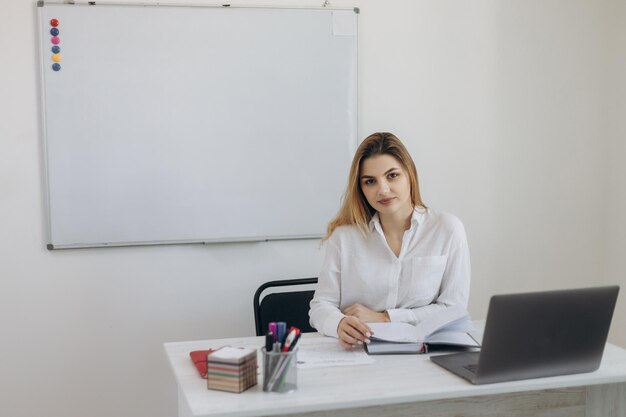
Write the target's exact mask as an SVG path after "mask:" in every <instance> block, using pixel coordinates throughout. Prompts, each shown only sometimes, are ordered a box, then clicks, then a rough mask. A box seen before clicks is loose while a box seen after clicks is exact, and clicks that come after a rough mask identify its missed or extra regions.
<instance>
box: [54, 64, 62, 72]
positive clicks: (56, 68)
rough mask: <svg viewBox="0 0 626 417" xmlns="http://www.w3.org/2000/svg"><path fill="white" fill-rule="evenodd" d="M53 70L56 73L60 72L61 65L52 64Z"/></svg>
mask: <svg viewBox="0 0 626 417" xmlns="http://www.w3.org/2000/svg"><path fill="white" fill-rule="evenodd" d="M52 69H53V70H54V71H59V70H60V69H61V64H57V63H54V64H52Z"/></svg>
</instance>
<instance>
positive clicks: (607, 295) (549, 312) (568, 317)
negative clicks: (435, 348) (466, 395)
mask: <svg viewBox="0 0 626 417" xmlns="http://www.w3.org/2000/svg"><path fill="white" fill-rule="evenodd" d="M618 292H619V286H607V287H593V288H580V289H572V290H558V291H542V292H532V293H520V294H507V295H495V296H493V297H491V300H490V302H489V311H488V312H487V321H486V323H485V331H484V333H483V342H482V348H481V350H480V352H462V353H454V354H449V355H439V356H432V357H431V358H430V359H431V360H432V361H433V362H435V363H436V364H437V365H439V366H442V367H444V368H445V369H447V370H449V371H450V372H453V373H455V374H457V375H458V376H460V377H462V378H465V379H467V380H468V381H470V382H471V383H472V384H490V383H494V382H504V381H516V380H521V379H530V378H541V377H547V376H556V375H568V374H576V373H582V372H591V371H595V370H596V369H598V367H599V366H600V361H601V360H602V353H603V352H604V345H605V344H606V338H607V335H608V333H609V327H610V325H611V319H612V317H613V310H614V308H615V303H616V301H617V294H618Z"/></svg>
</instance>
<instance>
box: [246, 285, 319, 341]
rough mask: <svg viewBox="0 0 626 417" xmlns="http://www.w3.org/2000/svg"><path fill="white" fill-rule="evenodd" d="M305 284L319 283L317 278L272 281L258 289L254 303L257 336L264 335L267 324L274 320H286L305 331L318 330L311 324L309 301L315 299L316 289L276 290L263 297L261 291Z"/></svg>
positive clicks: (290, 324) (288, 323) (289, 324)
mask: <svg viewBox="0 0 626 417" xmlns="http://www.w3.org/2000/svg"><path fill="white" fill-rule="evenodd" d="M305 284H317V278H301V279H288V280H283V281H270V282H266V283H265V284H263V285H261V286H260V287H259V288H258V289H257V290H256V292H255V293H254V301H253V303H254V324H255V327H256V335H257V336H263V335H264V334H265V333H266V332H267V325H268V324H269V323H270V322H272V321H284V322H286V323H287V325H288V326H295V327H297V328H299V329H300V331H301V332H303V333H308V332H315V331H316V330H315V329H314V328H313V327H311V325H310V324H309V302H310V301H311V300H312V299H313V294H314V293H315V291H313V290H307V291H288V292H275V293H271V294H268V295H266V296H265V297H263V299H261V293H262V292H263V291H264V290H266V289H268V288H274V287H285V286H296V285H305Z"/></svg>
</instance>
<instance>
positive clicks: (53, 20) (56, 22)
mask: <svg viewBox="0 0 626 417" xmlns="http://www.w3.org/2000/svg"><path fill="white" fill-rule="evenodd" d="M50 26H53V27H57V26H59V20H58V19H52V20H50Z"/></svg>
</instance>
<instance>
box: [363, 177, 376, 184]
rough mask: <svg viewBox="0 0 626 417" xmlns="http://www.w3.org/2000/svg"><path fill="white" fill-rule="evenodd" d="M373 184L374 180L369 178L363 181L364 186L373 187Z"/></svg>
mask: <svg viewBox="0 0 626 417" xmlns="http://www.w3.org/2000/svg"><path fill="white" fill-rule="evenodd" d="M372 184H374V180H373V179H371V178H368V179H366V180H364V181H363V185H372Z"/></svg>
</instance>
